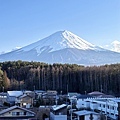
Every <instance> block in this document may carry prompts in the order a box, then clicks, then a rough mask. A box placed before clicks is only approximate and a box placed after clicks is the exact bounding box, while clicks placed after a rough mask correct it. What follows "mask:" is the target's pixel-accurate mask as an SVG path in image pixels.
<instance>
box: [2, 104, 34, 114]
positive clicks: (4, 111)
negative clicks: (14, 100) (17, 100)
mask: <svg viewBox="0 0 120 120" xmlns="http://www.w3.org/2000/svg"><path fill="white" fill-rule="evenodd" d="M16 108H19V109H22V110H24V111H27V112H30V113H32V114H35V113H34V112H32V111H30V110H28V109H25V108H22V107H19V106H16V105H15V106H12V107H10V108H7V109H4V110H2V111H0V115H1V114H4V113H6V112H9V111H11V110H13V109H16Z"/></svg>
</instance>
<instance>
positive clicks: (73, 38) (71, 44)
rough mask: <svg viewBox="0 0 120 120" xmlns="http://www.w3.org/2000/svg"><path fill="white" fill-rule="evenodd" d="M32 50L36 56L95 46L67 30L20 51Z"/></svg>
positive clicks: (93, 47)
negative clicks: (43, 53)
mask: <svg viewBox="0 0 120 120" xmlns="http://www.w3.org/2000/svg"><path fill="white" fill-rule="evenodd" d="M33 48H34V49H36V50H37V53H38V54H40V53H41V52H42V51H44V50H47V51H50V52H51V51H56V50H61V49H65V48H76V49H81V50H86V49H96V48H95V46H94V45H92V44H91V43H89V42H87V41H85V40H83V39H82V38H80V37H78V36H77V35H75V34H73V33H72V32H70V31H67V30H64V31H58V32H56V33H54V34H52V35H50V36H48V37H47V38H44V39H42V40H39V41H37V42H35V43H33V44H30V45H28V46H26V47H23V48H22V50H24V51H29V50H31V49H33Z"/></svg>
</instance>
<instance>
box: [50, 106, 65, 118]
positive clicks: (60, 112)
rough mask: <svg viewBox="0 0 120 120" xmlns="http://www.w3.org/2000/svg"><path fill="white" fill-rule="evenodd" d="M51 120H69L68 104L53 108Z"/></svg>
mask: <svg viewBox="0 0 120 120" xmlns="http://www.w3.org/2000/svg"><path fill="white" fill-rule="evenodd" d="M50 120H67V106H66V104H62V105H54V106H52V107H51V112H50Z"/></svg>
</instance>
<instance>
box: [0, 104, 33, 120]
mask: <svg viewBox="0 0 120 120" xmlns="http://www.w3.org/2000/svg"><path fill="white" fill-rule="evenodd" d="M34 116H35V113H34V112H32V111H30V110H27V109H25V108H22V107H19V106H12V107H10V108H7V109H4V110H2V111H0V120H4V119H7V120H13V119H17V120H19V119H20V120H21V119H28V118H33V117H34Z"/></svg>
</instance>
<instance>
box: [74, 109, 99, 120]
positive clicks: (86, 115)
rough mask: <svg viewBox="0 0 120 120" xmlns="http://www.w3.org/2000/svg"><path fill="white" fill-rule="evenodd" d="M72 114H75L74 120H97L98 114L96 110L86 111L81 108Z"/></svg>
mask: <svg viewBox="0 0 120 120" xmlns="http://www.w3.org/2000/svg"><path fill="white" fill-rule="evenodd" d="M73 114H75V115H76V118H75V120H90V118H92V120H99V118H100V115H99V114H98V113H96V112H93V111H87V110H81V111H76V112H74V113H73Z"/></svg>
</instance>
